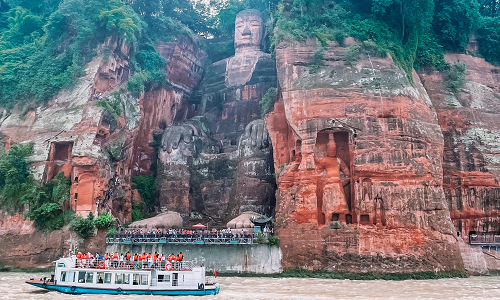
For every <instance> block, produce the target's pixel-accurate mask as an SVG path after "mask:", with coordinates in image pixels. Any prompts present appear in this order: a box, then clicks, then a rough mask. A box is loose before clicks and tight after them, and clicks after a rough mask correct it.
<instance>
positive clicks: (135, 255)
mask: <svg viewBox="0 0 500 300" xmlns="http://www.w3.org/2000/svg"><path fill="white" fill-rule="evenodd" d="M137 259H138V255H137V252H136V253H135V254H134V261H137Z"/></svg>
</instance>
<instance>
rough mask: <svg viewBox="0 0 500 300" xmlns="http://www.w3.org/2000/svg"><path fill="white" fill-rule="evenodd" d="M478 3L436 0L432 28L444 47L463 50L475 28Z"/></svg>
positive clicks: (468, 0) (464, 0)
mask: <svg viewBox="0 0 500 300" xmlns="http://www.w3.org/2000/svg"><path fill="white" fill-rule="evenodd" d="M479 16H480V15H479V3H478V2H477V1H471V0H436V9H435V15H434V21H433V30H434V33H435V34H436V37H437V38H438V40H439V42H440V44H441V45H442V46H443V47H444V48H445V49H446V50H451V51H455V52H463V51H465V48H466V47H467V44H468V43H469V36H470V35H471V34H472V32H473V31H474V30H475V29H476V28H477V22H478V20H479Z"/></svg>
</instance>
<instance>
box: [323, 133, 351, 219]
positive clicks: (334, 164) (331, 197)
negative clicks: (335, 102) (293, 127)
mask: <svg viewBox="0 0 500 300" xmlns="http://www.w3.org/2000/svg"><path fill="white" fill-rule="evenodd" d="M314 152H315V161H316V174H318V181H317V186H316V201H317V203H316V206H317V222H318V225H319V226H323V225H325V224H327V223H329V222H331V221H340V222H348V221H349V223H352V209H351V207H352V205H351V202H352V200H351V184H350V183H351V172H350V166H351V157H352V155H351V145H350V143H349V132H345V131H335V130H332V129H326V130H323V131H320V132H319V133H318V135H317V138H316V144H315V150H314ZM337 216H338V217H337ZM349 216H350V217H349ZM347 218H349V220H347Z"/></svg>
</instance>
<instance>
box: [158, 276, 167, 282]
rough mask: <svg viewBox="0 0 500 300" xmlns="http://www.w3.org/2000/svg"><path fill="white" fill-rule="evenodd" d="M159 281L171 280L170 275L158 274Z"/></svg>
mask: <svg viewBox="0 0 500 300" xmlns="http://www.w3.org/2000/svg"><path fill="white" fill-rule="evenodd" d="M158 282H170V275H158Z"/></svg>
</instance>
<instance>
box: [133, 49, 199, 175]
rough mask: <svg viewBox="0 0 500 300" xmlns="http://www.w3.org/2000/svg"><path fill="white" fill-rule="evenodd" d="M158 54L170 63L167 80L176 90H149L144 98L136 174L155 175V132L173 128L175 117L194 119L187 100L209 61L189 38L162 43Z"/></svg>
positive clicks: (136, 147) (135, 157) (135, 155)
mask: <svg viewBox="0 0 500 300" xmlns="http://www.w3.org/2000/svg"><path fill="white" fill-rule="evenodd" d="M157 51H158V53H160V55H161V56H162V57H163V58H165V60H166V62H167V69H166V73H167V80H168V82H169V84H171V85H172V86H173V89H169V90H167V89H164V88H161V89H156V90H153V91H149V92H146V93H144V94H143V95H142V97H141V99H140V106H141V122H140V124H139V128H138V130H137V132H136V134H135V140H134V145H133V150H132V151H133V154H132V156H133V158H132V162H131V163H132V170H133V174H134V175H151V174H152V172H151V170H150V167H151V164H152V163H153V162H154V160H155V159H156V157H155V155H154V149H153V148H152V147H151V146H150V145H149V143H151V142H152V141H153V131H155V130H159V129H160V127H162V126H168V125H171V124H172V122H173V121H174V119H175V118H176V119H177V120H185V119H187V118H189V117H192V111H191V110H190V107H189V105H188V104H187V97H189V96H190V95H191V93H192V92H193V89H194V88H195V87H196V86H197V85H198V84H199V82H200V80H201V75H202V74H203V65H204V63H205V60H206V53H205V52H204V51H202V50H200V49H198V48H196V47H195V46H194V45H193V43H192V42H190V41H189V40H187V39H183V40H181V41H179V42H176V43H173V42H172V43H160V44H158V45H157ZM176 116H177V117H176ZM162 123H163V125H162ZM162 129H164V128H162Z"/></svg>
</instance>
